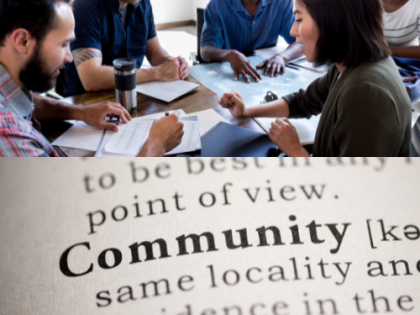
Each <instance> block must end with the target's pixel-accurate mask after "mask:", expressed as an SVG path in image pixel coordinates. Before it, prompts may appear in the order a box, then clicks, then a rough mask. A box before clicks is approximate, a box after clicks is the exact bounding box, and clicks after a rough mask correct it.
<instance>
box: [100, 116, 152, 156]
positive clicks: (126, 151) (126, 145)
mask: <svg viewBox="0 0 420 315" xmlns="http://www.w3.org/2000/svg"><path fill="white" fill-rule="evenodd" d="M152 124H153V120H137V121H130V122H129V123H127V124H122V125H120V126H119V129H120V130H119V131H118V133H116V134H114V135H113V136H112V137H111V139H110V140H109V141H108V143H107V144H106V145H105V151H106V152H109V153H115V154H121V155H128V156H136V155H137V154H138V153H139V152H140V149H141V148H142V147H143V145H144V143H145V142H146V139H147V137H148V136H149V131H150V128H151V127H152Z"/></svg>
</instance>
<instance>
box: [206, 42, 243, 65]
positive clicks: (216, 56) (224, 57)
mask: <svg viewBox="0 0 420 315" xmlns="http://www.w3.org/2000/svg"><path fill="white" fill-rule="evenodd" d="M235 53H238V52H237V51H236V50H228V49H221V48H218V47H215V46H211V45H206V46H204V47H202V48H201V58H203V60H204V61H206V62H210V61H212V62H224V61H229V57H230V56H231V55H232V54H235Z"/></svg>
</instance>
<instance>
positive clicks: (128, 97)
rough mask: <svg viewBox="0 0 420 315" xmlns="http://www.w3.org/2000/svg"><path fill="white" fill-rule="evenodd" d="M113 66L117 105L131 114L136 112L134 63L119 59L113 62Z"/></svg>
mask: <svg viewBox="0 0 420 315" xmlns="http://www.w3.org/2000/svg"><path fill="white" fill-rule="evenodd" d="M113 64H114V73H115V96H116V99H117V103H120V104H121V105H122V106H124V107H125V109H127V111H128V112H129V113H131V112H133V111H135V110H137V91H136V61H135V60H134V59H129V58H120V59H116V60H114V62H113Z"/></svg>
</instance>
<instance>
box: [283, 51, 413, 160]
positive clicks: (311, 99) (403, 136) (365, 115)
mask: <svg viewBox="0 0 420 315" xmlns="http://www.w3.org/2000/svg"><path fill="white" fill-rule="evenodd" d="M339 76H340V72H339V71H338V69H337V67H336V66H335V65H333V66H331V67H330V69H329V71H328V73H327V74H326V75H325V76H324V77H322V78H320V79H317V80H315V81H314V82H312V83H311V85H310V86H309V87H308V89H307V90H306V91H304V90H300V91H299V92H298V93H294V94H290V95H287V96H285V97H284V99H285V100H286V101H287V102H288V103H289V110H290V116H289V117H290V118H299V117H306V118H309V117H311V116H312V115H318V114H319V113H321V112H322V115H321V119H320V121H319V125H318V129H317V131H316V136H315V141H314V151H313V155H314V156H364V157H367V156H408V155H409V150H410V135H411V102H410V98H409V97H408V94H407V92H406V90H405V88H404V85H403V83H402V81H401V78H400V75H399V73H398V70H397V67H396V66H395V64H394V61H393V60H392V58H391V57H388V58H383V59H380V60H378V61H376V62H373V63H364V64H361V65H360V66H358V67H356V68H347V69H346V70H345V71H344V72H343V74H342V75H341V77H339Z"/></svg>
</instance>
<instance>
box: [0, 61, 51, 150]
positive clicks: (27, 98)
mask: <svg viewBox="0 0 420 315" xmlns="http://www.w3.org/2000/svg"><path fill="white" fill-rule="evenodd" d="M33 110H34V105H33V103H32V96H31V94H30V93H29V91H28V90H26V89H24V90H22V89H20V88H19V87H18V86H17V85H16V83H15V82H14V81H13V79H12V78H11V77H10V76H9V74H8V73H7V71H6V70H5V69H4V68H3V66H1V65H0V156H9V157H13V156H23V157H24V156H29V157H31V156H34V157H35V156H54V157H55V156H58V155H57V153H56V152H55V150H54V149H53V147H52V146H51V145H50V143H49V142H48V140H47V139H45V137H44V136H43V135H42V134H41V125H40V124H39V122H38V121H37V120H36V119H35V118H34V117H33V115H32V113H33Z"/></svg>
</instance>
